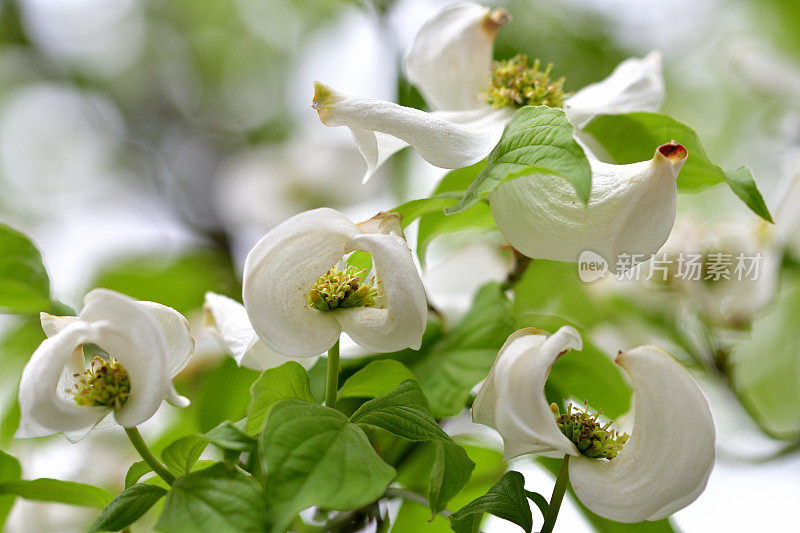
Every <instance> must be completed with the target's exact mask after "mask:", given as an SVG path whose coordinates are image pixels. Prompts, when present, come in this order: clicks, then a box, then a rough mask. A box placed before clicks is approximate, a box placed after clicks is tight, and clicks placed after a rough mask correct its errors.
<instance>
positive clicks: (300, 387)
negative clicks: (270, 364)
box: [247, 361, 315, 435]
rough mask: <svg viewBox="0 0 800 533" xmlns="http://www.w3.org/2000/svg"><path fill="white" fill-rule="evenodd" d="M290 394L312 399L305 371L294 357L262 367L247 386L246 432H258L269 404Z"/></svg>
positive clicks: (273, 403) (271, 404) (312, 401)
mask: <svg viewBox="0 0 800 533" xmlns="http://www.w3.org/2000/svg"><path fill="white" fill-rule="evenodd" d="M289 398H297V399H299V400H303V401H306V402H311V403H314V402H315V400H314V396H313V395H312V394H311V389H310V388H309V379H308V372H306V370H305V368H303V367H302V365H300V363H297V362H295V361H288V362H286V363H283V364H282V365H281V366H279V367H276V368H270V369H268V370H265V371H264V372H262V373H261V375H260V376H259V377H258V379H257V380H256V381H255V382H254V383H253V385H252V386H251V387H250V406H249V407H248V408H247V432H248V433H249V434H251V435H255V434H256V433H259V432H260V431H261V428H263V427H264V421H265V420H266V418H267V414H268V413H269V410H270V408H271V407H272V406H273V405H275V404H276V403H278V402H279V401H281V400H286V399H289Z"/></svg>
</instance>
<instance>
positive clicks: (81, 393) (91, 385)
mask: <svg viewBox="0 0 800 533" xmlns="http://www.w3.org/2000/svg"><path fill="white" fill-rule="evenodd" d="M74 377H76V378H79V380H78V383H75V390H70V391H68V392H70V393H72V394H73V395H74V396H75V403H77V404H78V405H85V406H88V407H100V406H101V407H110V408H112V409H122V406H123V405H125V402H126V401H128V396H130V392H131V380H130V377H129V376H128V372H127V371H126V370H125V367H123V366H122V364H120V363H119V362H118V361H114V360H113V359H110V360H109V359H103V358H102V357H99V356H96V357H94V358H93V359H92V362H91V363H90V364H89V368H87V369H86V370H84V371H83V375H80V374H74Z"/></svg>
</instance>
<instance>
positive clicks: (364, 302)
mask: <svg viewBox="0 0 800 533" xmlns="http://www.w3.org/2000/svg"><path fill="white" fill-rule="evenodd" d="M364 274H365V272H364V271H363V270H361V271H360V270H358V269H357V268H356V267H354V266H352V265H349V266H348V267H347V268H345V269H344V270H339V269H337V268H336V267H332V268H331V269H330V270H328V272H326V273H325V274H323V275H322V277H320V278H319V279H318V280H317V281H316V283H314V286H313V287H311V290H310V291H309V293H308V305H309V306H310V307H313V308H314V309H318V310H320V311H331V310H333V309H337V308H348V307H371V306H373V305H375V298H376V297H377V296H378V294H380V291H379V290H378V288H377V287H375V278H374V277H373V278H370V280H369V281H368V282H364V280H363V276H364Z"/></svg>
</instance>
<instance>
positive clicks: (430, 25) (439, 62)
mask: <svg viewBox="0 0 800 533" xmlns="http://www.w3.org/2000/svg"><path fill="white" fill-rule="evenodd" d="M509 20H511V18H510V17H509V15H508V14H507V13H506V12H505V10H502V9H497V10H495V11H490V10H489V8H487V7H484V6H481V5H478V4H473V3H463V4H454V5H451V6H447V7H445V8H444V9H442V10H441V11H440V12H439V13H438V14H436V15H435V16H434V17H433V18H431V19H430V20H428V22H426V23H425V25H424V26H423V27H422V29H420V31H419V33H418V34H417V36H416V38H415V39H414V42H413V43H412V44H411V47H410V48H409V50H408V52H407V53H406V57H405V61H404V64H403V66H404V70H405V73H406V77H407V78H408V80H409V81H410V82H411V83H413V84H414V85H416V87H417V89H419V92H420V93H421V94H422V96H423V97H424V98H425V101H426V102H428V104H429V105H430V106H431V107H432V108H434V109H443V110H451V111H459V110H465V109H475V108H476V107H478V106H480V105H481V101H480V99H479V98H480V93H481V92H482V91H485V90H486V89H487V88H488V87H489V80H490V75H491V68H492V59H493V49H494V39H495V37H496V36H497V33H498V32H499V31H500V29H501V28H502V27H503V26H504V25H505V24H506V23H507V22H508V21H509Z"/></svg>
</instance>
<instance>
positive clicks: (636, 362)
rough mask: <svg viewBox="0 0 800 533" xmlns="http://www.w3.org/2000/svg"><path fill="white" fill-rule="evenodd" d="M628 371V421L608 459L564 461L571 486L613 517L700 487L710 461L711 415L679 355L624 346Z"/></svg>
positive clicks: (652, 510)
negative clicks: (623, 439) (622, 440)
mask: <svg viewBox="0 0 800 533" xmlns="http://www.w3.org/2000/svg"><path fill="white" fill-rule="evenodd" d="M617 363H618V364H619V365H620V366H621V367H622V368H623V369H625V371H626V372H627V373H628V375H629V376H630V378H631V382H632V383H633V390H634V405H635V414H634V426H633V430H632V432H631V437H630V439H629V440H628V442H627V443H626V444H625V446H624V447H623V448H622V451H621V452H620V453H619V455H617V457H615V458H614V459H612V460H611V461H600V460H594V459H587V458H583V457H581V458H580V459H579V460H577V461H570V466H569V473H570V476H569V477H570V482H571V483H572V487H573V489H574V490H575V494H576V495H577V496H578V498H579V499H580V500H581V502H583V504H584V505H586V507H588V508H589V509H591V510H592V512H594V513H596V514H598V515H600V516H604V517H606V518H610V519H612V520H616V521H617V522H640V521H642V520H660V519H662V518H665V517H667V516H669V515H671V514H672V513H674V512H676V511H678V510H679V509H682V508H683V507H686V506H687V505H689V504H690V503H691V502H693V501H694V500H695V499H696V498H697V497H698V496H699V495H700V493H701V492H702V491H703V489H704V488H705V486H706V483H707V481H708V476H709V475H710V474H711V469H712V468H713V466H714V439H715V431H714V420H713V418H712V416H711V410H710V409H709V407H708V401H707V400H706V398H705V396H704V395H703V392H702V391H701V390H700V387H698V385H697V383H696V382H695V381H694V379H692V377H691V376H690V375H689V373H688V372H687V371H686V369H685V368H683V366H681V364H680V363H678V362H677V361H676V360H675V359H674V358H673V357H672V356H670V355H669V354H667V353H666V352H664V351H663V350H661V349H659V348H656V347H655V346H640V347H638V348H634V349H633V350H629V351H627V352H623V353H622V354H620V355H619V356H618V357H617Z"/></svg>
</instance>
